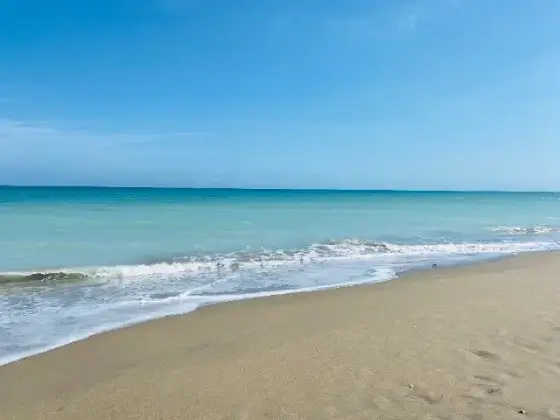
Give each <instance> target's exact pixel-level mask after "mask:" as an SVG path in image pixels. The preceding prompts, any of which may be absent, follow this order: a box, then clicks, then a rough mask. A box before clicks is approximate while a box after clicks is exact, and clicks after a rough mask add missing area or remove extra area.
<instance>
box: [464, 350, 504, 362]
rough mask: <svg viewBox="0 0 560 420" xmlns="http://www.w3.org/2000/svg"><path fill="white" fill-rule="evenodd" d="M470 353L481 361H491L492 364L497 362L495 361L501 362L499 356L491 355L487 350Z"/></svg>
mask: <svg viewBox="0 0 560 420" xmlns="http://www.w3.org/2000/svg"><path fill="white" fill-rule="evenodd" d="M471 353H472V354H475V355H476V356H478V357H480V358H482V359H486V360H491V361H493V362H497V361H499V360H501V357H500V355H499V354H496V353H492V352H491V351H488V350H471Z"/></svg>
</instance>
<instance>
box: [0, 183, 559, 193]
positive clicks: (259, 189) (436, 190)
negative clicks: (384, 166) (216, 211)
mask: <svg viewBox="0 0 560 420" xmlns="http://www.w3.org/2000/svg"><path fill="white" fill-rule="evenodd" d="M0 188H35V189H39V188H60V189H63V188H66V189H79V188H90V189H138V190H140V189H144V190H147V189H150V190H226V191H333V192H417V193H547V194H557V193H560V191H553V190H537V189H535V190H515V189H511V190H495V189H487V190H485V189H467V190H461V189H423V188H419V189H392V188H371V189H369V188H306V187H300V188H287V187H166V186H138V185H136V186H127V185H17V184H0Z"/></svg>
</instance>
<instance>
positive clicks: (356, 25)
mask: <svg viewBox="0 0 560 420" xmlns="http://www.w3.org/2000/svg"><path fill="white" fill-rule="evenodd" d="M381 4H383V5H384V6H383V7H381V6H380V3H375V6H370V7H367V8H364V9H363V10H359V11H356V12H355V13H354V14H352V13H350V14H346V15H337V16H331V17H327V18H325V19H324V25H325V27H326V28H327V29H329V30H330V31H331V32H332V33H334V34H336V35H337V36H341V35H342V36H346V37H348V36H350V37H355V38H358V39H364V40H367V39H378V38H381V39H385V38H387V37H392V36H397V35H402V34H406V33H411V32H415V31H416V30H421V29H423V28H424V27H427V26H428V25H429V24H430V23H433V22H435V21H437V20H438V16H439V17H443V16H447V15H448V14H449V13H450V12H454V11H456V10H457V8H458V6H459V5H460V4H461V0H417V1H407V2H386V3H381Z"/></svg>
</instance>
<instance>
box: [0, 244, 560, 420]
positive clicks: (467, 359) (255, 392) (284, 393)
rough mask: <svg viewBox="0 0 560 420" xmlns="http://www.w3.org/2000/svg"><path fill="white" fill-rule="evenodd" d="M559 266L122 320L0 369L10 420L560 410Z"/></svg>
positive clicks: (421, 276) (458, 271) (545, 263)
mask: <svg viewBox="0 0 560 420" xmlns="http://www.w3.org/2000/svg"><path fill="white" fill-rule="evenodd" d="M558 273H560V257H559V255H558V254H557V253H552V252H551V253H533V254H524V255H521V256H517V257H512V258H507V259H503V260H500V261H496V262H486V263H480V264H475V265H471V266H465V267H459V268H441V269H430V270H424V271H417V272H413V273H410V274H406V275H404V276H402V278H401V279H398V280H394V281H389V282H385V283H379V284H374V285H362V286H354V287H347V288H340V289H335V290H328V291H319V292H311V293H298V294H293V295H285V296H275V297H268V298H263V299H254V300H246V301H241V302H232V303H224V304H219V305H214V306H210V307H205V308H202V309H200V310H198V311H195V312H193V313H190V314H187V315H183V316H175V317H168V318H164V319H159V320H155V321H151V322H147V323H144V324H140V325H136V326H132V327H128V328H123V329H120V330H116V331H112V332H108V333H104V334H100V335H97V336H94V337H91V338H89V339H86V340H83V341H80V342H76V343H73V344H70V345H68V346H65V347H62V348H59V349H56V350H53V351H50V352H47V353H44V354H40V355H37V356H33V357H30V358H28V359H25V360H21V361H19V362H15V363H11V364H8V365H5V366H2V367H0V418H2V419H18V420H19V419H21V420H27V419H54V418H56V419H72V420H75V419H82V420H86V419H96V420H97V419H266V418H270V419H377V418H379V419H404V418H418V419H432V418H440V419H463V418H469V419H498V418H499V419H510V418H511V419H517V418H535V419H555V418H560V400H558V395H560V306H559V305H558V301H559V298H560V281H559V277H558V275H559V274H558Z"/></svg>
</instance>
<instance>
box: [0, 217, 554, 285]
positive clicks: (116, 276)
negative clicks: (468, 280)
mask: <svg viewBox="0 0 560 420" xmlns="http://www.w3.org/2000/svg"><path fill="white" fill-rule="evenodd" d="M508 229H513V228H508ZM514 232H517V230H514ZM559 245H560V243H558V242H487V243H479V242H464V243H452V242H449V243H436V244H417V245H411V244H392V243H384V242H373V241H367V240H360V239H344V240H331V241H328V242H325V243H321V244H313V245H311V246H309V247H307V248H302V249H278V250H265V249H262V250H259V251H238V252H232V253H222V254H219V253H217V254H213V255H192V256H185V257H179V258H174V259H173V260H172V261H162V262H152V263H148V264H137V265H119V266H110V267H95V268H81V269H80V268H78V269H58V270H54V271H43V272H11V273H0V285H28V284H32V285H37V284H50V283H53V282H59V283H75V282H83V281H88V280H104V281H107V280H120V281H122V280H130V281H138V280H142V279H154V278H180V277H183V276H189V275H200V274H220V273H225V272H230V273H231V272H237V271H239V270H246V269H252V270H265V271H266V270H271V269H274V268H276V267H282V266H290V265H298V264H314V263H327V262H329V261H332V262H335V261H337V260H351V259H371V258H378V257H381V256H390V255H394V256H405V257H406V256H410V257H421V256H426V257H437V256H439V255H441V256H452V255H467V256H468V255H478V254H496V255H499V254H511V253H519V252H524V251H539V250H549V249H555V248H557V247H558V246H559Z"/></svg>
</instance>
